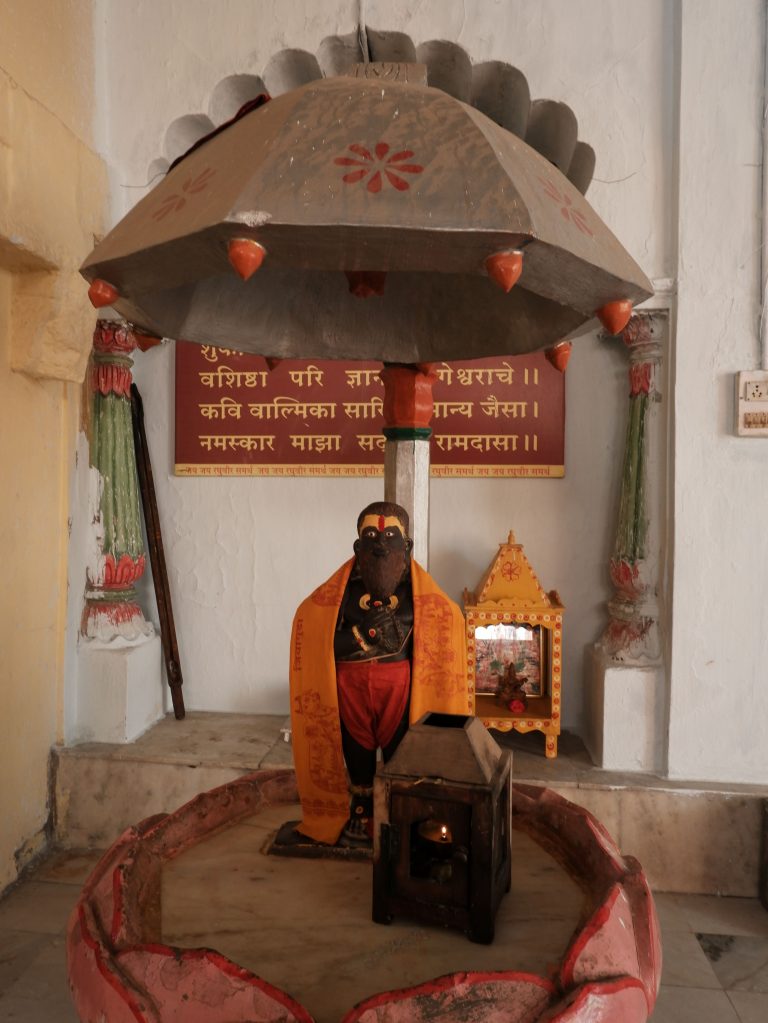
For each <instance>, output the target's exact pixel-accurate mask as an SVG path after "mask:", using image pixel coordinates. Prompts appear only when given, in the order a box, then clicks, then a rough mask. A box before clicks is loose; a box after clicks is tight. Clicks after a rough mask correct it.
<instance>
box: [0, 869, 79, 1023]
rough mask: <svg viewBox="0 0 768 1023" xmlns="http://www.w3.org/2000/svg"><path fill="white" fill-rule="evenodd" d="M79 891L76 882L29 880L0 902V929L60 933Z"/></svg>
mask: <svg viewBox="0 0 768 1023" xmlns="http://www.w3.org/2000/svg"><path fill="white" fill-rule="evenodd" d="M79 894H80V888H79V887H78V885H72V884H56V883H53V882H50V881H28V882H27V883H26V884H23V885H20V886H19V887H18V888H16V889H15V890H14V891H12V892H11V893H10V895H7V896H6V897H5V898H4V899H3V900H2V902H0V929H2V930H3V931H25V932H29V931H31V932H32V933H34V934H59V933H61V932H62V931H63V930H64V928H65V926H66V923H67V919H68V917H69V914H70V913H71V912H72V909H73V908H74V905H75V903H76V902H77V898H78V895H79ZM0 1018H2V1017H0Z"/></svg>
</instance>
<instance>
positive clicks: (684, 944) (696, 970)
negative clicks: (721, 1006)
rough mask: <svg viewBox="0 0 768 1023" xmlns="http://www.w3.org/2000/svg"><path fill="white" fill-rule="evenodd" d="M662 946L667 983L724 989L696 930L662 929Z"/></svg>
mask: <svg viewBox="0 0 768 1023" xmlns="http://www.w3.org/2000/svg"><path fill="white" fill-rule="evenodd" d="M661 949H662V955H663V961H664V966H663V968H662V973H661V982H662V984H664V985H666V986H667V987H694V988H715V989H716V990H718V991H719V990H721V989H722V987H723V985H722V984H721V983H720V982H719V980H718V979H717V975H716V973H715V971H714V969H713V968H712V964H711V963H710V961H709V959H707V957H706V955H705V954H704V951H703V950H702V947H701V945H700V944H699V942H698V941H697V940H696V935H695V934H692V933H691V932H690V931H687V932H684V931H672V932H668V933H666V934H664V933H662V941H661Z"/></svg>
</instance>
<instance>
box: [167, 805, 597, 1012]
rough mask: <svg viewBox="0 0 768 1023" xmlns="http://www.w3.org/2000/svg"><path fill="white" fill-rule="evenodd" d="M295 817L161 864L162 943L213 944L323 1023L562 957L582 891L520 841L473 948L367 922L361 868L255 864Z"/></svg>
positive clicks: (246, 827) (442, 936)
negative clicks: (423, 990) (447, 978)
mask: <svg viewBox="0 0 768 1023" xmlns="http://www.w3.org/2000/svg"><path fill="white" fill-rule="evenodd" d="M280 810H287V811H288V815H287V816H286V815H284V814H283V813H280V812H279V811H280ZM296 811H297V808H296V807H284V808H283V807H278V808H273V809H271V810H269V811H266V812H265V814H264V815H257V816H256V817H252V818H249V819H248V821H247V822H246V823H243V824H239V825H237V826H235V827H233V828H231V829H229V830H227V831H225V832H221V833H219V834H217V835H215V836H212V837H211V838H209V839H207V840H206V841H204V842H201V843H199V844H198V845H197V846H195V847H193V848H191V849H189V850H187V851H186V852H184V853H183V854H181V855H180V856H179V857H177V858H176V859H175V860H173V861H171V862H170V863H168V864H167V865H166V866H165V868H164V871H163V892H162V905H163V939H164V940H165V941H169V942H171V943H174V944H180V945H182V946H193V947H194V946H201V945H205V946H210V947H213V948H216V949H217V950H218V951H219V952H222V953H223V954H224V955H227V956H229V957H230V958H231V959H233V960H234V961H235V962H237V963H239V964H240V965H242V966H246V967H248V968H249V969H251V970H254V972H256V973H258V974H259V975H260V976H263V977H264V978H265V979H267V980H269V981H270V982H271V983H275V984H277V985H278V986H280V987H282V988H283V989H285V990H287V991H289V992H290V993H291V994H292V995H294V997H296V998H298V999H299V1000H300V1001H301V1002H302V1003H303V1004H305V1005H306V1006H307V1008H308V1009H309V1011H310V1012H311V1013H312V1014H313V1015H315V1017H316V1018H317V1019H318V1020H319V1021H320V1023H325V1021H331V1020H333V1021H337V1020H338V1019H340V1018H341V1017H342V1016H343V1014H344V1013H345V1012H346V1011H347V1010H348V1009H349V1008H350V1007H351V1006H352V1005H353V1004H354V1003H355V1002H356V1001H359V1000H360V999H362V998H364V997H367V996H369V995H371V994H374V993H375V992H377V991H384V990H390V989H392V988H399V987H403V986H407V985H411V984H416V983H419V982H421V981H424V980H428V979H430V978H432V977H436V976H439V975H441V974H444V973H448V972H452V971H455V970H472V969H477V970H500V969H513V968H515V969H523V970H531V971H533V972H539V973H542V974H546V970H547V967H548V964H550V963H553V962H557V961H559V959H560V957H561V956H562V954H563V952H564V950H565V948H566V946H567V944H568V942H569V940H570V938H571V935H572V933H573V930H574V927H575V926H576V923H577V921H578V918H579V914H580V912H581V908H582V895H581V892H580V890H579V889H578V888H577V887H576V885H574V884H573V882H572V881H571V880H570V878H568V877H567V875H565V873H564V872H563V871H562V870H561V869H560V867H559V866H558V865H557V864H556V863H555V862H554V861H553V860H551V859H550V858H549V857H548V856H546V854H544V853H543V852H542V850H541V849H540V848H539V847H538V846H537V845H536V844H535V843H534V842H533V841H531V839H529V838H528V837H527V836H525V835H521V834H518V833H515V835H514V836H513V854H512V855H513V883H512V891H511V892H510V893H509V894H508V895H507V896H505V897H504V899H502V903H501V907H500V909H499V913H498V916H497V921H496V940H495V941H494V943H493V945H490V946H482V945H474V944H472V943H471V942H469V941H468V940H467V939H466V938H465V937H464V935H463V934H461V933H459V932H457V931H453V930H446V929H444V928H439V927H422V926H417V925H416V924H415V923H414V922H413V921H411V920H408V919H396V920H395V921H394V922H393V923H392V924H391V925H390V926H380V925H377V924H374V923H373V922H372V921H371V884H372V877H371V865H370V863H360V862H358V863H342V862H337V861H331V860H297V859H283V858H281V857H273V856H264V855H263V853H262V852H261V848H262V845H263V837H264V835H265V834H266V833H267V830H268V829H267V824H268V823H270V824H272V825H274V826H276V825H277V824H278V823H282V821H283V819H288V818H289V817H290V814H291V813H294V814H295V813H296ZM261 817H263V818H264V820H263V821H262V824H263V826H262V827H259V826H257V821H258V819H259V818H261ZM331 977H332V978H333V983H329V978H331Z"/></svg>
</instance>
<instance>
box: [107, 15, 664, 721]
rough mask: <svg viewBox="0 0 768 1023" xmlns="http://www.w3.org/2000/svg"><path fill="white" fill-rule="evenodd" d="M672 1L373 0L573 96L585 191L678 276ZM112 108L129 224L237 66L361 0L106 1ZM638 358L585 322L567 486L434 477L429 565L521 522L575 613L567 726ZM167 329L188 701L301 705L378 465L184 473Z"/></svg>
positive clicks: (412, 27)
mask: <svg viewBox="0 0 768 1023" xmlns="http://www.w3.org/2000/svg"><path fill="white" fill-rule="evenodd" d="M673 6H674V5H671V4H668V3H664V2H663V0H646V2H644V3H643V4H636V3H635V2H634V0H570V2H568V3H565V2H562V0H544V2H539V3H530V2H528V0H505V2H503V3H501V2H500V3H493V2H489V0H466V2H461V0H426V2H422V3H415V2H412V3H406V2H404V0H397V2H383V0H381V2H378V0H377V2H370V0H369V2H368V4H367V5H366V7H367V20H368V23H369V24H370V25H371V26H374V27H378V28H382V29H398V30H402V31H406V32H409V33H410V34H411V35H412V36H413V38H414V40H415V41H416V42H417V43H419V42H422V41H426V40H428V39H433V38H447V39H451V40H454V41H458V42H459V43H461V44H462V45H463V46H464V47H465V48H466V49H467V50H468V52H469V53H470V55H471V56H472V58H473V60H475V61H480V60H486V59H492V58H497V59H502V60H506V61H508V62H510V63H512V64H515V65H517V66H518V67H520V68H521V69H522V70H523V71H524V73H525V74H526V75H527V77H528V80H529V83H530V85H531V90H532V94H533V95H534V97H536V96H540V97H548V98H554V99H559V100H563V101H564V102H566V103H568V104H569V105H570V106H571V107H572V109H573V110H574V111H575V112H576V115H577V117H578V118H579V123H580V137H582V138H584V139H586V140H587V141H590V142H592V143H593V144H594V145H595V147H596V149H597V151H598V164H597V171H596V178H597V179H599V180H596V181H595V183H594V184H593V186H592V188H591V189H590V193H589V197H590V200H591V201H592V203H593V204H594V205H595V207H596V209H597V211H598V212H599V213H600V215H601V216H602V217H603V218H604V219H605V220H606V221H607V222H608V223H609V224H610V225H611V227H612V228H613V229H614V230H615V232H616V233H617V235H618V236H619V237H620V238H621V240H622V242H623V243H624V244H625V245H626V247H627V248H628V249H629V251H630V252H632V253H633V255H635V256H636V257H637V258H638V259H639V260H640V262H641V263H642V265H643V267H644V269H645V270H646V272H647V273H648V274H649V275H650V276H652V277H655V278H662V277H668V276H670V275H671V274H672V273H673V272H674V267H675V263H676V255H675V251H674V248H673V241H674V234H675V232H674V195H675V193H674V187H673V186H674V178H673V170H674V146H673V135H672V128H673V117H672V111H673V95H674V76H673V70H674V65H673V52H674V47H673V31H672V28H673V24H672V23H673V18H672V12H673ZM100 9H101V15H102V19H101V20H102V34H101V36H100V38H101V39H102V45H103V47H104V53H103V56H104V59H103V61H102V67H103V68H104V69H105V74H106V78H105V92H104V94H103V98H104V107H103V110H104V111H106V115H104V113H103V115H102V119H101V127H102V132H101V136H100V137H101V138H102V141H103V145H104V147H105V153H106V155H107V158H108V160H109V163H110V165H111V168H112V175H113V177H112V181H113V213H114V218H115V219H117V218H118V217H119V216H120V215H121V214H122V213H123V212H124V210H125V209H127V208H128V207H129V206H130V205H131V204H132V203H133V202H134V201H136V200H137V199H138V198H139V197H141V196H142V195H143V194H144V189H142V188H141V187H136V186H137V185H141V184H142V183H143V182H145V181H146V176H147V167H148V165H149V163H150V162H151V160H152V159H154V158H155V157H157V156H158V155H162V141H163V136H164V132H165V129H166V127H167V125H168V124H169V123H170V122H171V121H172V120H173V119H174V118H176V117H179V116H181V115H183V114H188V113H199V112H205V111H206V109H207V100H208V96H209V95H210V93H211V91H212V90H213V88H214V86H215V85H216V83H217V82H218V81H219V80H220V79H221V78H223V77H225V76H227V75H230V74H235V73H242V72H249V73H260V72H262V71H263V69H264V66H265V65H266V63H267V61H268V59H269V57H270V56H271V55H272V54H274V53H275V52H276V51H278V50H279V49H280V48H282V47H285V46H290V47H301V48H306V49H308V50H310V51H312V52H314V50H315V49H316V48H317V46H318V44H319V43H320V41H321V39H322V38H323V37H324V36H326V35H329V34H333V33H337V32H349V31H352V30H353V28H354V27H355V24H356V16H357V3H356V2H352V0H313V2H311V3H310V2H308V0H292V2H289V0H263V2H253V0H219V2H217V3H216V4H210V3H208V2H205V0H184V2H181V0H154V2H152V3H148V2H133V3H131V4H123V3H119V2H117V0H101V8H100ZM624 368H625V364H624V356H623V354H622V353H620V352H619V351H618V350H617V349H616V348H614V347H611V346H609V345H607V344H606V343H604V342H600V341H598V340H597V338H596V337H595V336H592V337H587V338H583V339H580V340H579V341H578V342H577V344H576V348H575V352H574V355H573V357H572V359H571V363H570V365H569V368H568V374H567V380H568V414H567V470H566V471H567V476H566V479H565V480H563V481H555V480H552V481H525V480H510V481H492V480H485V481H476V482H470V481H452V480H440V481H435V482H434V484H433V491H432V521H431V535H432V561H431V569H432V571H433V573H434V574H435V576H436V577H437V578H438V580H439V581H440V582H441V584H442V585H443V586H444V587H445V588H446V589H447V590H448V591H449V592H450V593H451V594H452V595H453V596H454V597H456V598H459V596H460V593H461V590H462V588H463V587H464V586H470V587H473V586H474V585H475V584H476V582H477V581H478V579H479V577H480V575H481V574H482V572H483V570H484V569H485V567H486V565H487V563H488V561H489V559H490V557H491V556H492V554H493V553H494V551H495V549H496V545H497V543H499V542H501V541H503V540H504V539H505V538H506V535H507V532H508V530H509V529H510V528H513V529H514V530H515V531H516V534H517V536H518V538H519V539H520V540H521V541H522V542H523V543H524V544H525V546H526V550H527V551H528V553H529V555H530V557H531V560H532V562H533V564H534V566H535V568H536V570H537V572H538V573H539V575H540V578H541V579H542V581H543V583H544V585H545V586H546V587H547V588H556V589H558V590H559V591H560V593H561V596H562V597H563V599H564V601H565V603H566V604H567V606H568V611H567V617H566V665H565V668H566V688H565V694H564V699H565V708H564V710H565V714H564V718H565V723H566V725H567V724H571V725H576V726H578V724H579V720H580V717H581V704H582V700H581V662H582V654H583V649H584V647H585V645H586V644H588V643H590V642H592V641H593V640H594V639H595V638H597V636H598V635H599V633H600V631H601V628H602V624H603V614H602V610H601V607H602V603H603V601H604V600H605V599H606V598H607V597H608V595H609V593H610V589H609V585H608V580H607V570H606V563H607V558H608V554H609V551H610V548H611V544H612V540H613V529H614V519H615V513H616V498H617V486H618V474H619V458H620V450H621V446H622V444H623V434H624V424H625V418H624V415H625V410H626V384H625V378H624ZM172 372H173V370H172V352H171V350H170V346H167V347H165V348H164V349H163V350H154V351H152V352H149V353H147V354H146V355H144V356H137V368H136V379H137V382H138V384H139V387H140V389H141V391H142V394H143V397H144V402H145V406H146V414H147V429H148V434H149V443H150V448H151V452H152V457H153V464H154V474H155V482H156V485H157V492H158V502H159V505H160V513H161V519H162V524H163V527H164V530H165V535H166V556H167V560H168V565H169V570H170V575H171V587H172V592H173V597H174V602H175V611H176V615H177V630H178V635H179V641H180V646H181V657H182V662H183V668H184V673H185V694H186V701H187V706H188V707H190V708H200V709H215V710H231V711H246V710H250V711H273V712H283V711H285V710H286V709H287V705H288V702H287V680H286V665H287V644H288V637H289V627H290V619H291V616H292V613H293V609H294V608H295V606H296V604H297V603H298V601H299V600H300V599H301V597H303V596H304V595H305V594H306V593H307V592H308V591H309V590H310V589H311V588H312V587H313V586H314V585H315V584H316V583H318V582H319V581H321V580H322V579H323V578H324V577H325V576H326V575H328V574H329V573H330V571H332V570H333V569H334V568H335V567H336V566H337V565H338V563H339V562H340V561H341V560H342V559H343V558H345V557H346V556H347V554H348V552H349V551H350V548H351V543H352V539H353V535H354V518H355V516H356V513H357V511H358V509H359V508H360V507H361V506H362V505H363V504H364V503H366V502H367V501H369V500H373V499H377V498H378V497H379V496H380V495H381V493H382V485H381V483H380V482H376V481H356V480H328V481H323V480H308V479H294V480H291V479H280V480H277V479H235V480H227V479H221V480H215V479H175V478H174V477H172V475H171V471H172V463H173V454H172V447H173V428H172V421H173V384H172V380H173V377H172Z"/></svg>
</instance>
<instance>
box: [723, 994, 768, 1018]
mask: <svg viewBox="0 0 768 1023" xmlns="http://www.w3.org/2000/svg"><path fill="white" fill-rule="evenodd" d="M728 998H729V999H730V1001H731V1004H732V1005H733V1007H734V1008H735V1010H736V1012H737V1013H738V1014H739V1020H740V1023H765V1021H766V1020H767V1019H768V995H766V994H759V993H756V992H754V991H729V992H728Z"/></svg>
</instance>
